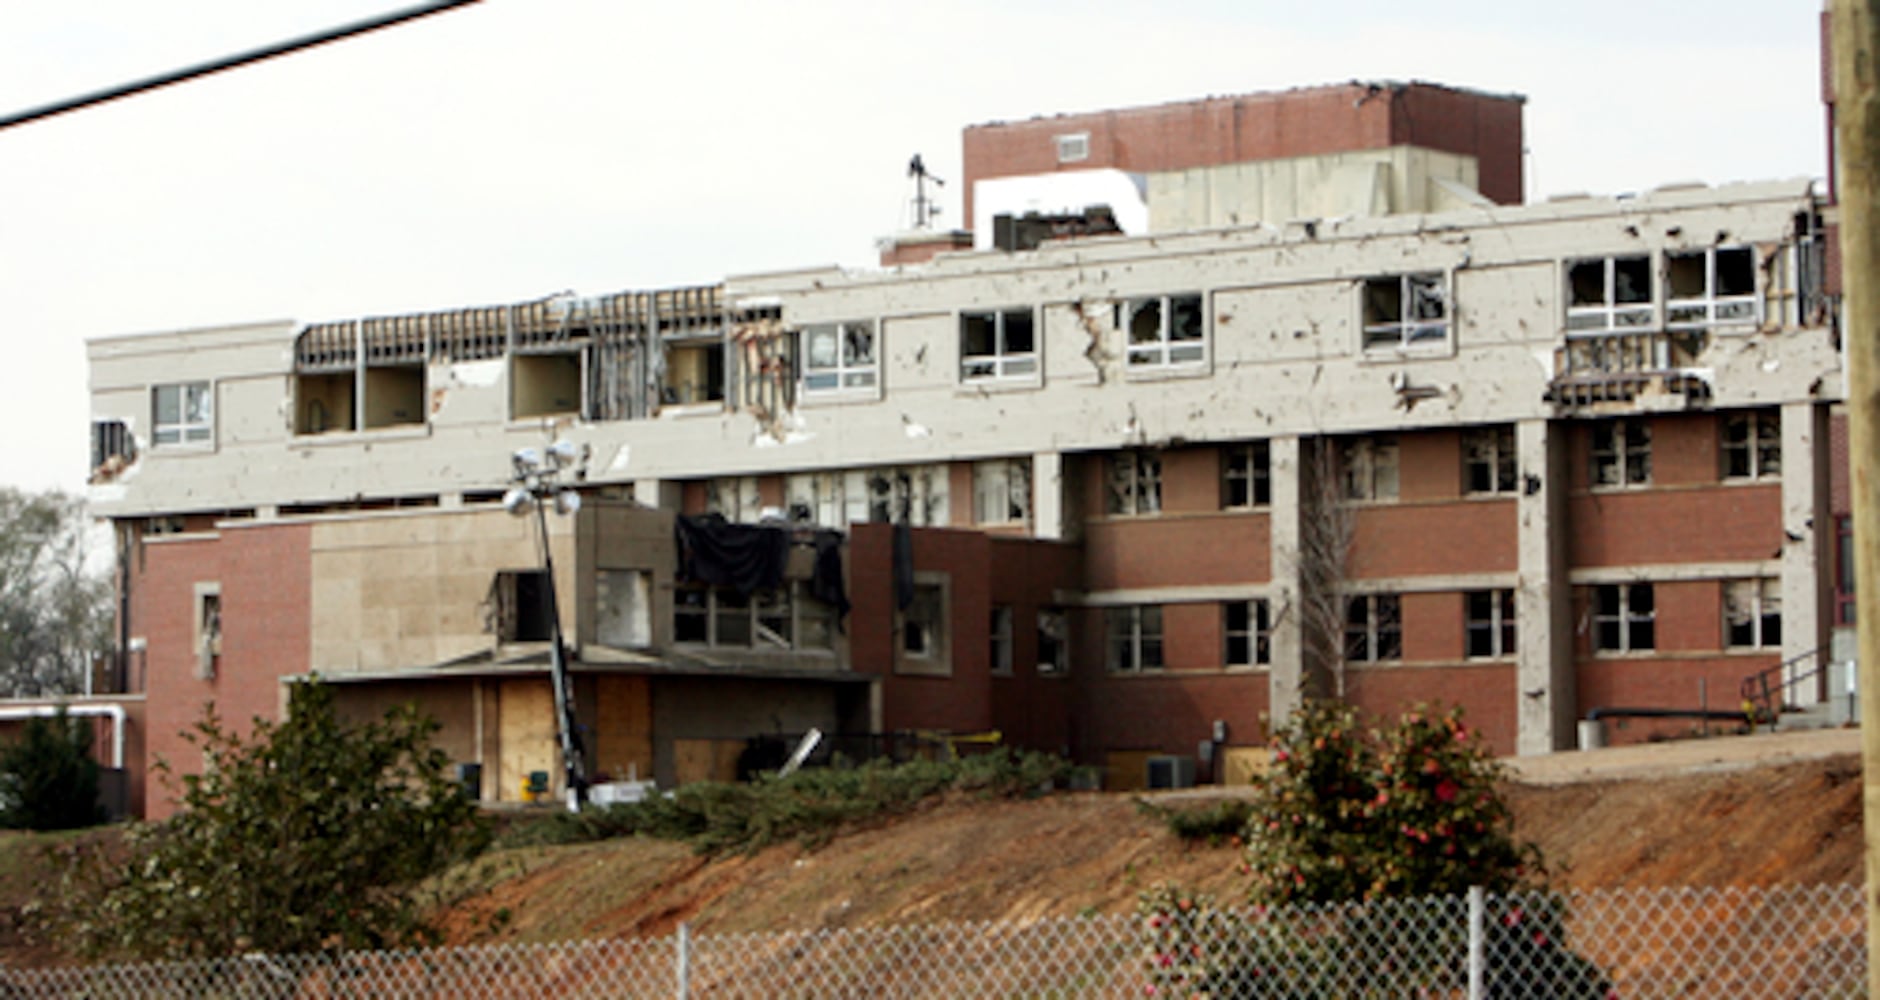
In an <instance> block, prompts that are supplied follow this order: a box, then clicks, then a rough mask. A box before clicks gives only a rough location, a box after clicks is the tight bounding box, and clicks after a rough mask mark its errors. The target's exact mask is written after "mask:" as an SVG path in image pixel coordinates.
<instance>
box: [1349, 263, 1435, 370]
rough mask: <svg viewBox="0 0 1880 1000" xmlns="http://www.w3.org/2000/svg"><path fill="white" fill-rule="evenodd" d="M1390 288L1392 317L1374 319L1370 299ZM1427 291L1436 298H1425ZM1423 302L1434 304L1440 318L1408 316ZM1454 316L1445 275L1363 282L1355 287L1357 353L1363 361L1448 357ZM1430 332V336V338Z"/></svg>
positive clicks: (1421, 274) (1408, 274) (1412, 275)
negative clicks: (1393, 307) (1393, 306)
mask: <svg viewBox="0 0 1880 1000" xmlns="http://www.w3.org/2000/svg"><path fill="white" fill-rule="evenodd" d="M1392 285H1395V289H1394V294H1395V295H1396V298H1397V308H1396V310H1395V313H1396V315H1395V317H1394V318H1391V319H1383V318H1375V317H1374V315H1373V313H1374V310H1373V308H1372V306H1373V303H1374V302H1376V301H1377V300H1376V298H1375V297H1374V296H1375V295H1376V294H1383V293H1384V292H1386V291H1387V290H1391V286H1392ZM1374 289H1375V290H1376V291H1375V292H1374ZM1427 289H1434V290H1435V293H1436V294H1435V295H1433V296H1432V295H1430V294H1428V292H1427V291H1426V290H1427ZM1426 301H1434V302H1436V303H1437V304H1438V305H1439V306H1440V307H1441V310H1442V314H1441V315H1440V316H1437V317H1434V318H1431V317H1418V316H1414V315H1412V313H1413V312H1415V310H1416V307H1417V305H1419V304H1420V303H1422V302H1426ZM1455 312H1456V309H1455V293H1454V291H1453V290H1452V289H1451V288H1450V276H1449V272H1447V271H1406V272H1403V273H1400V274H1380V275H1375V276H1373V277H1368V278H1364V279H1362V280H1361V281H1359V283H1358V349H1359V353H1360V354H1361V355H1363V356H1366V357H1378V356H1380V355H1382V356H1390V357H1401V356H1406V355H1420V354H1448V353H1449V352H1450V351H1451V349H1452V347H1453V345H1454V343H1455ZM1432 330H1433V331H1435V335H1434V336H1432V335H1430V332H1429V331H1432ZM1382 334H1391V335H1390V336H1381V335H1382Z"/></svg>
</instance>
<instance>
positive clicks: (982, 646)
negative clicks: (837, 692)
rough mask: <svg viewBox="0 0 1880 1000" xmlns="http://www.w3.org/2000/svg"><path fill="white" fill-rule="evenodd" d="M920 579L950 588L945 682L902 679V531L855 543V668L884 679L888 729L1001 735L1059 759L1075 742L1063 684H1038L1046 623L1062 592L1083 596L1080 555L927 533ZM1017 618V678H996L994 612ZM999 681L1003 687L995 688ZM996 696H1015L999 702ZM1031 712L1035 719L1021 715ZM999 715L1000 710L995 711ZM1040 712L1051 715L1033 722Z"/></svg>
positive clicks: (1047, 546)
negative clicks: (998, 607) (1064, 717)
mask: <svg viewBox="0 0 1880 1000" xmlns="http://www.w3.org/2000/svg"><path fill="white" fill-rule="evenodd" d="M913 542H914V568H915V570H916V572H923V573H924V572H934V573H943V574H945V575H946V576H947V580H948V597H949V603H948V624H947V637H946V639H947V651H948V662H949V664H950V667H951V669H950V671H949V672H948V673H947V674H946V675H945V676H921V675H916V674H906V673H896V672H895V669H894V663H895V659H894V655H895V645H894V641H895V632H894V618H895V609H894V585H893V529H892V528H891V527H890V526H888V525H886V524H857V525H854V526H853V527H852V529H851V533H850V536H849V580H850V587H849V591H850V593H849V596H850V600H851V601H852V602H853V604H854V613H853V614H852V615H851V616H850V618H849V623H850V628H849V649H850V662H851V666H852V667H853V669H855V670H857V671H860V672H864V673H872V674H877V675H880V676H882V678H883V681H882V725H883V727H884V728H886V729H889V730H897V729H944V730H952V731H955V732H975V731H980V730H985V729H993V728H997V729H1000V730H1001V731H1003V732H1007V733H1008V734H1009V736H1008V740H1007V742H1009V743H1012V744H1013V745H1019V746H1034V747H1039V748H1042V749H1050V750H1057V749H1060V748H1061V747H1062V745H1063V744H1064V743H1065V742H1066V738H1067V737H1066V734H1067V724H1066V723H1065V722H1063V721H1061V715H1059V716H1057V717H1053V715H1052V714H1051V713H1052V712H1053V711H1054V709H1055V710H1059V711H1061V706H1062V705H1063V704H1064V703H1065V695H1064V694H1063V692H1062V691H1061V690H1060V688H1061V681H1058V680H1053V679H1048V678H1039V677H1038V676H1037V669H1036V667H1037V635H1036V629H1037V613H1038V609H1039V608H1041V607H1046V606H1049V605H1050V604H1051V603H1052V594H1053V591H1054V590H1059V589H1062V590H1074V589H1076V587H1077V581H1078V578H1079V573H1080V569H1081V561H1080V559H1079V557H1078V552H1077V550H1076V549H1075V548H1074V547H1072V546H1066V545H1060V544H1056V543H1051V542H1036V541H1025V540H1019V539H997V538H992V537H990V536H987V535H984V534H981V533H979V532H973V531H955V530H948V529H933V528H922V529H916V530H915V531H914V532H913ZM995 603H996V604H1007V605H1010V606H1011V607H1012V608H1013V624H1014V628H1013V633H1014V640H1015V649H1014V651H1013V652H1014V658H1013V664H1014V671H1013V673H1014V676H1013V677H1012V678H1010V679H1006V678H997V679H995V678H994V677H993V676H992V673H991V662H990V654H991V640H990V623H991V615H992V607H993V605H994V604H995ZM995 680H996V685H995ZM995 692H996V693H998V694H1001V695H1006V696H1013V695H1016V697H1015V698H1010V699H1009V700H1008V701H1006V702H1000V701H997V700H995V697H994V696H995ZM1013 702H1016V703H1017V704H1019V705H1022V706H1025V707H1026V709H1028V712H1027V713H1026V714H1023V715H1021V714H1019V713H1017V712H1014V711H1013V710H1012V703H1013ZM995 706H997V707H995ZM1031 712H1038V713H1043V714H1042V715H1041V716H1039V717H1032V715H1031Z"/></svg>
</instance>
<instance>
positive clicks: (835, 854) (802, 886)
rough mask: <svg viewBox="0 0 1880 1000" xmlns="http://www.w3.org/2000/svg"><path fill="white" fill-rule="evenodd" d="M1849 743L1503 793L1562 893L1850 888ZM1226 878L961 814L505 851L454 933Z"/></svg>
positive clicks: (1854, 844) (581, 929) (1122, 813)
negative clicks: (818, 829) (823, 841)
mask: <svg viewBox="0 0 1880 1000" xmlns="http://www.w3.org/2000/svg"><path fill="white" fill-rule="evenodd" d="M1842 742H1845V743H1846V745H1847V746H1846V748H1845V749H1844V748H1843V747H1842V746H1841V743H1832V744H1831V745H1826V746H1825V747H1823V748H1811V749H1810V750H1809V751H1808V752H1807V753H1806V754H1801V755H1797V754H1789V753H1785V752H1782V751H1781V750H1780V749H1771V748H1772V747H1775V744H1767V745H1762V746H1760V747H1758V746H1751V747H1749V749H1748V750H1746V751H1738V752H1737V757H1739V758H1740V759H1733V760H1728V761H1722V762H1720V761H1717V760H1713V759H1711V757H1713V756H1715V755H1714V754H1712V755H1711V756H1704V755H1703V754H1702V753H1699V754H1698V757H1697V759H1695V760H1685V759H1682V758H1680V757H1679V754H1684V755H1687V756H1688V755H1690V754H1691V753H1692V751H1690V750H1689V749H1688V748H1687V749H1683V750H1672V751H1670V752H1669V753H1657V754H1656V756H1654V753H1655V751H1654V750H1653V749H1651V748H1640V749H1639V750H1636V751H1628V752H1626V753H1623V754H1622V753H1619V752H1613V753H1612V755H1611V756H1610V757H1608V758H1604V759H1603V760H1602V761H1601V763H1602V765H1605V764H1609V765H1610V767H1607V768H1604V770H1602V769H1600V768H1593V769H1589V768H1588V766H1587V761H1588V760H1590V759H1591V758H1587V757H1578V758H1572V759H1569V760H1564V761H1563V762H1562V763H1561V764H1560V765H1559V766H1552V765H1548V764H1545V763H1541V764H1535V765H1533V766H1524V767H1523V768H1522V772H1523V773H1524V775H1525V778H1524V780H1517V781H1513V782H1510V784H1509V785H1508V786H1507V793H1508V795H1509V797H1510V801H1511V803H1512V805H1513V807H1514V812H1515V816H1516V827H1517V831H1518V833H1519V834H1520V835H1521V836H1522V837H1524V838H1526V839H1529V840H1532V841H1534V842H1535V843H1537V844H1538V845H1539V846H1540V847H1541V850H1542V852H1543V854H1544V855H1545V857H1546V858H1547V860H1548V862H1549V865H1550V867H1552V868H1553V869H1554V870H1555V872H1556V873H1557V874H1556V882H1557V883H1558V884H1560V885H1563V886H1569V887H1619V886H1656V885H1677V886H1723V885H1767V884H1773V883H1823V882H1827V883H1848V882H1855V881H1858V880H1859V879H1860V877H1861V872H1862V862H1861V857H1862V849H1863V845H1862V837H1861V827H1860V816H1861V813H1860V805H1861V792H1860V761H1859V759H1858V757H1857V756H1855V755H1854V754H1853V753H1852V752H1851V748H1852V746H1853V741H1852V738H1851V737H1850V738H1848V739H1846V740H1844V741H1842ZM1725 756H1730V754H1729V753H1727V752H1726V754H1725ZM1655 760H1656V761H1660V762H1661V763H1659V764H1654V763H1653V761H1655ZM1759 760H1775V761H1780V762H1779V763H1773V764H1759V763H1757V761H1759ZM1550 766H1551V767H1552V769H1551V770H1550V769H1549V768H1550ZM1609 775H1621V776H1618V777H1612V776H1609ZM1175 794H1176V795H1177V796H1179V798H1184V799H1187V798H1193V799H1201V798H1204V797H1205V796H1207V795H1218V794H1233V793H1231V792H1184V793H1175ZM1170 804H1173V803H1170ZM1239 859H1240V856H1239V852H1238V850H1236V849H1235V848H1234V847H1233V846H1231V845H1225V844H1224V845H1220V846H1216V847H1207V846H1194V845H1185V844H1183V843H1182V842H1181V841H1179V840H1178V839H1176V838H1175V837H1174V836H1173V835H1171V834H1169V833H1168V832H1167V831H1166V830H1165V829H1164V828H1163V827H1162V825H1161V824H1160V823H1159V822H1157V821H1156V820H1154V819H1152V818H1150V817H1148V816H1145V815H1143V814H1142V811H1141V810H1140V809H1139V808H1138V807H1137V806H1136V804H1135V800H1134V797H1133V796H1130V795H1121V794H1108V795H1106V794H1080V795H1064V796H1057V797H1052V798H1048V799H1044V800H1040V801H1034V802H985V801H980V800H976V799H971V798H964V797H955V798H951V799H949V800H947V801H944V802H938V803H934V804H932V805H930V806H929V807H927V808H925V809H923V810H922V811H920V812H919V813H917V814H916V815H914V816H911V817H908V818H905V819H901V820H898V821H896V822H893V823H889V824H885V825H882V826H880V827H876V828H873V829H866V830H861V831H857V832H853V833H850V834H847V835H845V836H842V837H838V838H836V839H835V840H834V841H832V842H831V843H829V844H827V845H825V846H823V847H821V848H819V849H817V850H813V851H812V850H805V849H803V848H801V847H797V846H794V845H791V846H783V847H775V848H771V849H769V850H765V851H762V852H759V853H756V854H754V855H750V856H734V857H728V858H721V859H717V860H709V861H708V860H705V859H701V858H698V857H696V856H694V855H692V854H691V853H690V852H689V851H688V850H687V849H686V848H684V847H682V846H679V845H674V844H669V843H657V842H650V841H640V840H629V841H619V842H612V843H604V844H594V845H583V846H577V847H563V848H551V849H536V850H530V851H515V852H504V853H502V854H498V855H494V856H492V857H490V858H487V859H485V860H484V861H482V862H479V867H478V868H477V869H476V870H473V871H472V872H468V873H466V875H468V876H469V880H468V884H471V885H476V886H479V887H481V886H487V887H488V888H487V891H479V892H477V893H475V894H472V895H468V896H466V897H464V898H463V899H462V900H461V901H460V902H458V903H457V904H456V905H455V906H453V907H452V908H451V910H450V911H449V914H448V920H447V924H448V927H449V933H450V937H451V939H452V940H454V941H457V942H464V943H467V942H480V941H491V940H551V939H563V938H567V937H592V936H641V935H659V934H666V933H669V932H671V931H672V930H673V928H674V927H676V926H677V925H678V923H679V922H681V921H686V922H689V923H690V924H691V925H692V926H693V928H694V929H696V930H698V931H701V932H705V933H726V932H739V931H760V930H776V929H782V928H830V927H845V926H864V925H874V924H887V923H903V922H911V921H932V920H1013V919H1025V918H1030V917H1038V916H1045V915H1071V914H1076V913H1080V912H1091V911H1094V912H1105V913H1109V912H1127V911H1128V910H1130V909H1131V908H1132V907H1133V906H1134V905H1135V900H1136V895H1137V893H1139V892H1140V891H1142V890H1143V889H1145V888H1148V887H1150V886H1152V885H1154V884H1156V883H1158V882H1162V881H1167V880H1172V881H1176V882H1180V883H1183V884H1185V885H1188V886H1192V887H1196V888H1199V889H1202V890H1204V891H1208V892H1212V893H1214V894H1215V895H1216V896H1217V897H1218V898H1221V899H1222V900H1224V901H1232V900H1237V899H1238V898H1239V895H1240V893H1241V892H1243V891H1244V887H1245V879H1244V877H1243V876H1241V875H1240V874H1239V873H1238V872H1237V871H1236V865H1237V863H1238V861H1239Z"/></svg>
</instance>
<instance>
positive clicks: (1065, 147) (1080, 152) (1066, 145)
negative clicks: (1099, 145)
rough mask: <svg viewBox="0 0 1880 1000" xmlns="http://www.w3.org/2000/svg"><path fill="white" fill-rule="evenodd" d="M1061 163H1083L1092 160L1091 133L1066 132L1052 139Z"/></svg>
mask: <svg viewBox="0 0 1880 1000" xmlns="http://www.w3.org/2000/svg"><path fill="white" fill-rule="evenodd" d="M1051 144H1052V146H1053V147H1054V148H1055V151H1056V153H1057V161H1058V162H1059V163H1083V162H1084V161H1086V160H1088V159H1090V133H1089V132H1064V133H1061V134H1059V135H1054V136H1052V137H1051Z"/></svg>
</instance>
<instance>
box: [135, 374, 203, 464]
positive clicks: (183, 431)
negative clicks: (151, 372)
mask: <svg viewBox="0 0 1880 1000" xmlns="http://www.w3.org/2000/svg"><path fill="white" fill-rule="evenodd" d="M150 414H151V417H150V443H151V444H152V445H154V446H155V447H158V448H162V447H164V446H166V445H185V444H208V443H209V442H210V441H211V440H212V439H213V437H214V433H215V395H214V391H213V389H212V388H211V386H210V385H209V383H207V382H174V383H170V384H168V385H157V386H152V387H151V388H150Z"/></svg>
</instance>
